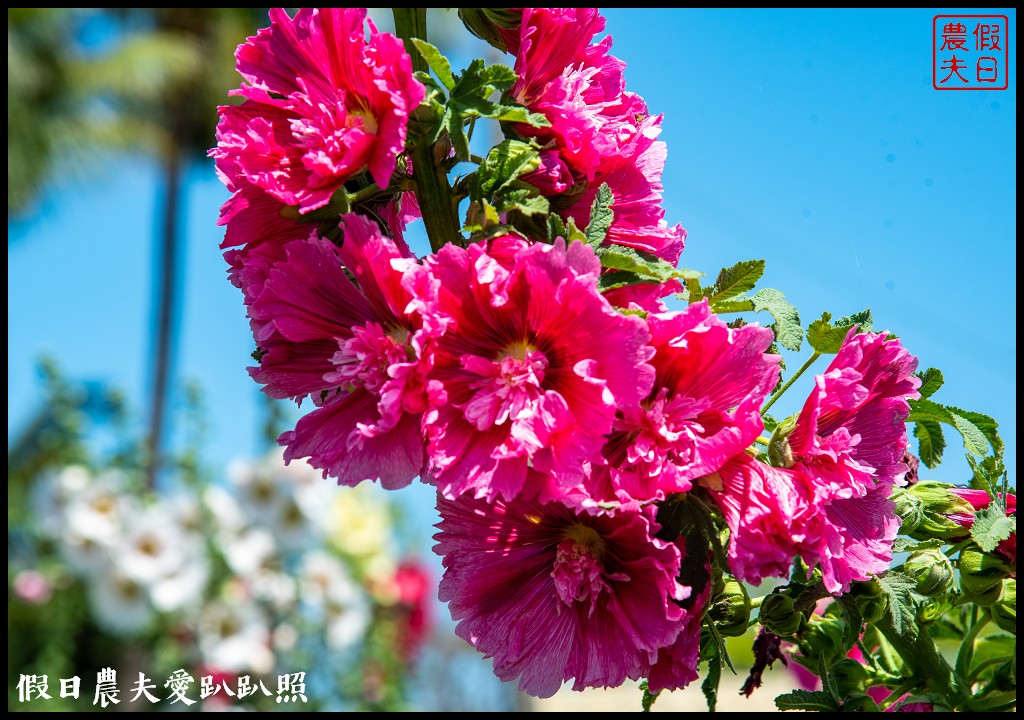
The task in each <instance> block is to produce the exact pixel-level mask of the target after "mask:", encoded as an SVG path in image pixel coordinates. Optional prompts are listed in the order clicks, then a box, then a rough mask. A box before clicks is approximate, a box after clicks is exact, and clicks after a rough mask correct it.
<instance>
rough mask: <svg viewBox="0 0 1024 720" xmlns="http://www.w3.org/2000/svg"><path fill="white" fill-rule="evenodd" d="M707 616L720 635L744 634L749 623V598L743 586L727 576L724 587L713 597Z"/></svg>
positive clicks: (733, 635) (736, 635)
mask: <svg viewBox="0 0 1024 720" xmlns="http://www.w3.org/2000/svg"><path fill="white" fill-rule="evenodd" d="M709 614H710V616H711V619H712V620H714V621H715V627H716V628H717V629H718V632H719V633H721V634H722V635H726V636H729V637H739V636H740V635H742V634H743V633H745V632H746V631H747V623H748V622H749V621H750V598H749V597H748V596H747V590H746V588H744V587H743V584H742V583H740V582H738V581H737V580H736V579H735V578H733V577H731V576H728V575H727V576H726V577H725V587H724V589H723V591H722V592H720V593H719V594H718V595H716V596H715V600H714V602H713V603H712V605H711V610H710V611H709Z"/></svg>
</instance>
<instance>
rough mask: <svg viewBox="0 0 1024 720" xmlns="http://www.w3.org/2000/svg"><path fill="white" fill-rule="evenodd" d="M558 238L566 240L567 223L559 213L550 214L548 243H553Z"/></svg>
mask: <svg viewBox="0 0 1024 720" xmlns="http://www.w3.org/2000/svg"><path fill="white" fill-rule="evenodd" d="M557 238H565V222H564V221H563V220H562V216H561V215H559V214H558V213H550V214H549V215H548V242H549V243H553V242H554V241H555V240H556V239H557ZM566 240H568V238H566Z"/></svg>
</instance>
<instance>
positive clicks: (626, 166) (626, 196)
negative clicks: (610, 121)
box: [526, 108, 686, 265]
mask: <svg viewBox="0 0 1024 720" xmlns="http://www.w3.org/2000/svg"><path fill="white" fill-rule="evenodd" d="M645 113H646V108H645ZM660 125H661V116H660V115H659V116H657V117H652V118H646V119H645V120H643V121H642V122H641V123H640V124H639V126H638V128H637V131H636V133H634V134H633V135H632V136H631V137H630V139H629V140H627V141H623V142H618V143H616V147H615V150H614V151H613V152H611V153H609V154H607V155H604V156H602V158H601V161H600V163H599V164H598V165H597V167H596V169H595V173H594V179H593V180H592V181H591V182H590V183H589V184H588V185H587V187H586V189H585V190H584V191H583V192H582V193H579V194H578V195H572V196H571V197H572V204H571V205H570V206H569V207H568V208H567V209H566V210H565V211H563V212H562V215H563V216H564V217H565V218H566V219H568V218H570V217H571V218H573V219H574V220H575V221H576V225H577V226H578V227H581V228H582V227H586V226H587V225H588V224H590V211H591V208H592V207H593V204H594V198H595V197H596V196H597V191H598V189H599V188H600V187H601V185H602V184H604V183H607V184H608V188H609V190H611V193H612V205H611V209H612V212H613V213H614V217H613V220H612V225H611V227H610V228H609V229H608V234H607V236H606V238H605V243H609V244H615V245H625V246H627V247H632V248H636V249H637V250H643V251H645V252H648V253H651V254H652V255H655V256H656V257H659V258H661V259H662V260H665V261H667V262H669V263H671V264H672V265H675V264H676V263H678V262H679V256H680V255H681V254H682V252H683V248H684V247H685V245H686V231H685V230H684V229H683V227H682V225H679V224H677V225H675V226H674V227H670V226H669V225H668V223H667V222H665V219H664V218H665V209H664V208H663V207H662V206H661V193H662V189H663V188H662V184H661V175H662V172H663V171H664V169H665V158H666V157H668V147H667V146H666V145H665V143H664V142H662V141H661V140H657V139H656V138H657V137H658V135H659V134H660V133H661V127H660ZM526 179H527V180H528V179H529V178H526Z"/></svg>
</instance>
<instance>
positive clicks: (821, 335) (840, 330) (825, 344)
mask: <svg viewBox="0 0 1024 720" xmlns="http://www.w3.org/2000/svg"><path fill="white" fill-rule="evenodd" d="M831 320H832V314H831V313H827V312H823V313H822V314H821V318H819V319H818V320H815V321H814V322H812V323H811V324H810V326H808V328H807V342H808V344H810V346H811V347H812V348H814V349H815V350H817V351H818V352H820V353H823V354H826V355H835V354H836V353H837V352H839V349H840V348H841V347H842V346H843V341H844V340H845V339H846V336H847V334H848V333H849V332H850V328H851V327H853V326H854V325H856V326H857V327H858V331H859V332H865V331H867V330H870V329H871V322H872V320H871V310H864V311H862V312H859V313H853V314H852V315H848V316H847V317H843V318H839V319H838V320H836V321H835V322H834V323H833V322H831Z"/></svg>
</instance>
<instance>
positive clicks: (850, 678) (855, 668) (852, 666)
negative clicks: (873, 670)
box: [829, 658, 868, 697]
mask: <svg viewBox="0 0 1024 720" xmlns="http://www.w3.org/2000/svg"><path fill="white" fill-rule="evenodd" d="M829 676H830V677H831V678H832V681H833V682H834V683H835V685H836V692H838V693H839V696H840V697H845V696H847V695H851V694H852V693H862V692H864V690H866V689H867V686H868V670H867V668H866V667H864V665H863V664H862V663H861V662H860V661H858V660H854V659H853V658H843V659H842V660H840V661H839V662H837V663H836V664H835V665H833V666H832V667H831V668H830V669H829Z"/></svg>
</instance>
